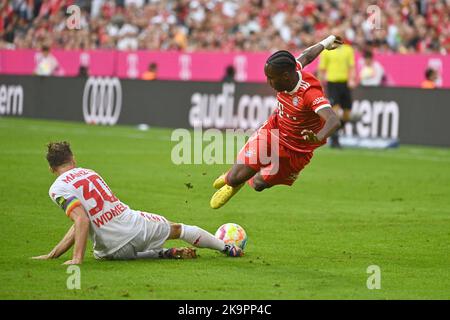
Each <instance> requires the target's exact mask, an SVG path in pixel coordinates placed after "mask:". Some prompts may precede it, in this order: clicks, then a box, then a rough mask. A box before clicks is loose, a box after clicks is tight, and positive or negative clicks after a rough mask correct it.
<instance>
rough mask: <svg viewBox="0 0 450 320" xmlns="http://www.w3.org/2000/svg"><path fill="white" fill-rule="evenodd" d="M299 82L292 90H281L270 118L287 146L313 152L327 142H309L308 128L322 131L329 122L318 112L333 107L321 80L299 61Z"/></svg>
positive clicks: (281, 141) (300, 150)
mask: <svg viewBox="0 0 450 320" xmlns="http://www.w3.org/2000/svg"><path fill="white" fill-rule="evenodd" d="M297 72H298V73H299V78H300V79H299V81H298V83H297V85H296V86H295V88H294V89H293V90H292V91H291V92H286V91H285V92H278V94H277V100H278V107H277V109H275V112H274V114H273V115H272V116H270V118H269V119H268V123H269V124H270V126H271V127H272V128H273V129H278V130H279V142H280V144H281V145H283V146H285V147H286V148H289V149H292V150H294V151H298V152H311V151H313V150H314V149H316V148H317V147H320V146H321V145H323V144H325V143H326V141H322V142H318V143H308V142H305V141H304V140H303V138H302V135H301V132H302V130H304V129H308V130H312V131H313V132H315V133H318V132H319V131H320V130H321V129H322V127H323V126H324V124H325V120H323V119H322V118H321V117H320V116H319V115H318V114H317V112H318V111H319V110H321V109H323V108H327V107H331V105H330V102H329V101H328V99H327V98H325V95H324V93H323V90H322V87H321V85H320V82H319V80H317V79H316V78H315V77H314V76H313V75H312V74H311V73H309V72H305V71H303V70H302V66H301V64H300V63H298V62H297Z"/></svg>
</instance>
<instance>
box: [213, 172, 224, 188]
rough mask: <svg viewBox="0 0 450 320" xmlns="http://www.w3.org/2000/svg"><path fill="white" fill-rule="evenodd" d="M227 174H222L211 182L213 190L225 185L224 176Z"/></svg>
mask: <svg viewBox="0 0 450 320" xmlns="http://www.w3.org/2000/svg"><path fill="white" fill-rule="evenodd" d="M226 175H227V174H226V173H222V174H221V175H220V177H218V178H217V179H216V180H214V182H213V187H214V188H215V189H220V188H222V187H223V186H224V185H225V184H226V183H225V176H226Z"/></svg>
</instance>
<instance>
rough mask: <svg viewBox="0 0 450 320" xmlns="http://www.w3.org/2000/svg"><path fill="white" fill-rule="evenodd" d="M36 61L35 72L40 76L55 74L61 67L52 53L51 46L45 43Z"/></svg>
mask: <svg viewBox="0 0 450 320" xmlns="http://www.w3.org/2000/svg"><path fill="white" fill-rule="evenodd" d="M36 62H37V63H36V69H35V74H37V75H38V76H51V75H54V74H55V72H56V71H57V69H58V67H59V64H58V60H56V58H55V57H54V56H53V55H52V54H51V52H50V48H49V47H48V46H45V45H44V46H43V47H42V50H41V52H40V53H39V54H38V55H37V58H36Z"/></svg>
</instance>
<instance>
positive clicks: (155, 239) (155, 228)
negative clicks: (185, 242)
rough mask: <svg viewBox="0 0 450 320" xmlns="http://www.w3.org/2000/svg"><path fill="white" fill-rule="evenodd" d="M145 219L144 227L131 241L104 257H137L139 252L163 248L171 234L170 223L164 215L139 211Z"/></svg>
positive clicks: (120, 258) (124, 258)
mask: <svg viewBox="0 0 450 320" xmlns="http://www.w3.org/2000/svg"><path fill="white" fill-rule="evenodd" d="M137 212H138V213H139V214H140V215H141V216H142V217H143V219H144V221H145V223H144V227H143V228H142V229H141V231H140V232H139V233H138V234H137V235H136V237H134V238H133V239H132V240H131V241H130V242H128V243H127V244H126V245H124V246H123V247H122V248H120V249H119V250H117V251H115V252H113V253H111V254H109V255H107V256H105V257H103V258H102V259H107V260H131V259H136V257H137V253H138V252H146V251H150V250H155V249H161V248H162V247H163V245H164V243H165V242H166V240H167V238H168V237H169V235H170V223H169V221H167V219H166V218H164V217H163V216H160V215H157V214H154V213H148V212H141V211H137Z"/></svg>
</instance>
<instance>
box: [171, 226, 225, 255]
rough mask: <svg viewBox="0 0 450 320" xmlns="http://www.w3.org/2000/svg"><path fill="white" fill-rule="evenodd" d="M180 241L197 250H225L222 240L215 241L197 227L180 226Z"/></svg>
mask: <svg viewBox="0 0 450 320" xmlns="http://www.w3.org/2000/svg"><path fill="white" fill-rule="evenodd" d="M180 239H181V240H184V241H186V242H188V243H190V244H192V245H194V246H196V247H199V248H210V249H215V250H219V251H223V250H224V249H225V243H224V242H223V241H222V240H219V239H217V238H216V237H214V236H213V235H212V234H211V233H209V232H208V231H205V230H203V229H201V228H199V227H197V226H188V225H185V224H181V234H180Z"/></svg>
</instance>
